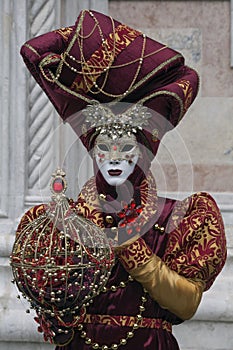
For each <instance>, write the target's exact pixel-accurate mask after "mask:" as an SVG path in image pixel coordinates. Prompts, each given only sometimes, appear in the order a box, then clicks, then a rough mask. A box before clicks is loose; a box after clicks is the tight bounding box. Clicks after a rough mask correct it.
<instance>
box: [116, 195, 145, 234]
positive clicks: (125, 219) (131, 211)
mask: <svg viewBox="0 0 233 350" xmlns="http://www.w3.org/2000/svg"><path fill="white" fill-rule="evenodd" d="M122 206H123V209H122V211H120V212H119V213H117V216H118V217H119V218H120V219H121V221H120V222H119V224H118V226H119V227H125V226H127V225H128V228H127V233H128V234H131V233H132V232H133V229H132V227H130V226H131V225H130V224H132V223H133V222H134V221H135V220H136V219H137V218H138V216H139V215H140V213H141V212H142V206H141V205H138V206H137V205H136V203H135V200H134V199H132V200H131V201H130V203H129V204H127V203H126V202H123V203H122ZM135 228H136V227H135Z"/></svg>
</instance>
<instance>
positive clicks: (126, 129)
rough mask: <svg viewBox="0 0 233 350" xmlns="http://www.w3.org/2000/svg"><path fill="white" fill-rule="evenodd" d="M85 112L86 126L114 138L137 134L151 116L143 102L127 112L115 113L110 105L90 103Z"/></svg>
mask: <svg viewBox="0 0 233 350" xmlns="http://www.w3.org/2000/svg"><path fill="white" fill-rule="evenodd" d="M83 114H84V116H85V117H86V119H85V126H86V128H87V127H89V128H96V131H97V132H98V133H99V134H105V135H107V136H109V137H110V138H112V139H113V140H115V139H117V138H119V137H122V136H124V135H128V136H130V135H132V134H136V133H137V130H141V129H142V126H145V125H148V119H149V118H151V113H150V112H149V109H148V108H147V107H145V106H143V105H141V104H135V105H133V106H132V107H131V108H129V109H127V110H126V111H125V112H123V113H120V114H115V113H113V111H112V110H111V108H110V107H108V106H106V105H101V104H99V103H95V104H93V105H88V106H87V107H86V108H85V109H84V110H83Z"/></svg>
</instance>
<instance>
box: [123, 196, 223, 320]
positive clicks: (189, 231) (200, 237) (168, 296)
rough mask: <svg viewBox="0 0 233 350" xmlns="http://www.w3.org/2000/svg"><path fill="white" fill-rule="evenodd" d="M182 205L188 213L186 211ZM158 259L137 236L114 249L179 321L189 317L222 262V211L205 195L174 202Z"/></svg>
mask: <svg viewBox="0 0 233 350" xmlns="http://www.w3.org/2000/svg"><path fill="white" fill-rule="evenodd" d="M182 206H184V207H186V209H187V211H186V214H185V215H184V212H183V210H182ZM166 230H167V231H168V232H169V233H168V235H169V237H168V243H167V247H166V251H165V254H164V256H163V258H162V259H160V258H159V257H158V256H156V255H155V254H154V253H153V252H152V250H151V249H150V248H149V247H148V246H147V245H146V243H145V241H144V240H143V238H139V239H138V240H136V241H134V242H133V243H131V244H130V245H128V246H127V247H123V248H122V249H120V250H119V251H118V255H119V258H120V260H121V262H122V264H123V265H124V267H125V268H126V270H127V271H128V272H129V273H130V274H131V275H132V276H133V277H134V278H135V279H136V280H137V281H138V282H140V283H141V284H142V285H143V287H144V288H145V289H146V290H147V291H148V293H149V294H150V295H151V297H152V298H153V299H154V300H156V301H157V302H158V303H159V304H160V306H161V307H163V308H166V309H168V310H169V311H171V312H173V313H174V314H176V315H177V316H178V317H180V318H181V319H183V320H185V319H189V318H191V317H192V316H193V315H194V313H195V312H196V310H197V307H198V305H199V303H200V300H201V297H202V293H203V291H205V290H207V289H208V288H209V287H210V286H211V285H212V283H213V282H214V280H215V278H216V277H217V275H218V274H219V273H220V271H221V269H222V268H223V266H224V263H225V260H226V240H225V233H224V226H223V221H222V217H221V214H220V211H219V209H218V207H217V205H216V203H215V201H214V199H213V198H212V197H211V196H210V195H209V194H207V193H197V194H194V195H193V196H191V197H190V198H188V199H187V200H186V201H185V203H182V202H180V203H178V204H177V206H176V207H175V208H174V210H173V214H172V215H171V218H170V221H169V224H168V226H167V228H166Z"/></svg>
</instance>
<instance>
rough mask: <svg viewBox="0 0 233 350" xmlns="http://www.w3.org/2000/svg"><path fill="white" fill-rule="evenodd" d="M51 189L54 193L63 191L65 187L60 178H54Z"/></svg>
mask: <svg viewBox="0 0 233 350" xmlns="http://www.w3.org/2000/svg"><path fill="white" fill-rule="evenodd" d="M52 186H53V190H54V192H55V193H61V192H63V191H64V189H65V184H64V181H63V179H62V178H56V179H55V180H54V181H53V185H52Z"/></svg>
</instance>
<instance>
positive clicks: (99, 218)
mask: <svg viewBox="0 0 233 350" xmlns="http://www.w3.org/2000/svg"><path fill="white" fill-rule="evenodd" d="M138 188H139V196H140V204H141V206H142V211H141V212H140V215H139V216H140V220H139V221H140V225H141V228H142V234H143V233H145V232H146V231H147V230H148V229H149V228H150V227H152V225H153V223H154V222H155V216H156V213H157V191H156V184H155V180H154V177H153V175H152V173H151V172H149V173H148V175H147V177H146V178H144V180H143V181H142V182H141V184H140V186H139V187H138ZM128 204H129V203H128ZM107 205H109V206H111V208H114V207H115V208H118V209H117V210H115V212H114V211H113V210H112V209H109V210H108V212H106V210H105V209H106V206H107ZM119 205H121V203H119V202H118V203H113V201H108V198H107V195H106V193H98V191H97V187H96V181H95V177H92V178H91V179H90V180H88V181H87V183H86V184H85V185H84V187H83V188H82V191H81V193H80V195H79V198H78V209H79V211H80V213H81V214H83V215H84V216H85V217H86V218H88V219H89V220H91V221H92V222H94V223H95V224H96V225H98V226H100V227H103V228H106V227H107V228H114V229H118V227H116V221H115V218H114V214H115V215H117V212H118V211H119V209H123V208H120V207H119ZM104 208H105V209H104ZM144 231H145V232H144Z"/></svg>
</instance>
